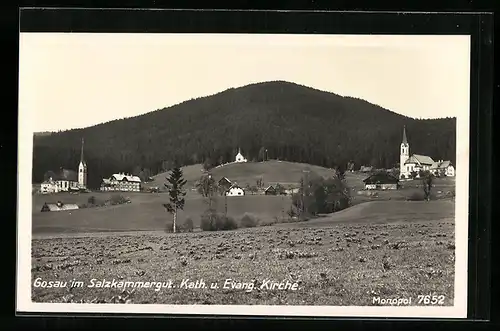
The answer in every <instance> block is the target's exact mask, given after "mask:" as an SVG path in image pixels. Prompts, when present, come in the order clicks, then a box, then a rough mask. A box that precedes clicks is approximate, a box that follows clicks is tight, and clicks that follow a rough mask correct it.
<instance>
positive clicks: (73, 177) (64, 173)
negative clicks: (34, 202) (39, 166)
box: [40, 168, 79, 194]
mask: <svg viewBox="0 0 500 331" xmlns="http://www.w3.org/2000/svg"><path fill="white" fill-rule="evenodd" d="M44 177H45V178H47V179H46V180H45V181H44V182H43V183H42V184H41V185H40V192H41V193H43V194H48V193H58V192H68V191H71V190H78V188H79V185H78V176H77V174H76V172H75V171H73V170H68V169H63V168H61V169H60V170H59V172H58V173H55V172H53V171H48V172H47V173H45V176H44Z"/></svg>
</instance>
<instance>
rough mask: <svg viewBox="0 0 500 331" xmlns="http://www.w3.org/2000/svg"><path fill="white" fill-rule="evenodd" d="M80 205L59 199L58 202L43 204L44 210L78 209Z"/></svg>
mask: <svg viewBox="0 0 500 331" xmlns="http://www.w3.org/2000/svg"><path fill="white" fill-rule="evenodd" d="M78 208H79V207H78V205H77V204H74V203H67V204H65V203H62V202H61V201H58V202H57V203H44V204H43V206H42V210H41V211H42V212H47V211H62V210H75V209H78Z"/></svg>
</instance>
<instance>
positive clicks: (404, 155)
mask: <svg viewBox="0 0 500 331" xmlns="http://www.w3.org/2000/svg"><path fill="white" fill-rule="evenodd" d="M409 157H410V145H409V144H408V140H407V139H406V126H403V141H402V142H401V150H400V155H399V174H400V175H399V176H400V177H401V175H403V174H405V175H406V168H405V166H404V164H405V162H406V160H408V158H409Z"/></svg>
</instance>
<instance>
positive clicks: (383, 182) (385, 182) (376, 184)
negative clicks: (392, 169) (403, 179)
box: [363, 172, 399, 190]
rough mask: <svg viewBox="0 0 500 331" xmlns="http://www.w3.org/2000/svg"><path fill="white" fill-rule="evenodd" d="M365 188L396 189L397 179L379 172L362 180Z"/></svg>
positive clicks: (397, 185)
mask: <svg viewBox="0 0 500 331" xmlns="http://www.w3.org/2000/svg"><path fill="white" fill-rule="evenodd" d="M363 182H364V183H365V189H366V190H397V189H398V187H399V179H397V178H396V177H394V176H392V175H390V174H388V173H385V172H379V173H376V174H373V175H371V176H370V177H368V178H366V179H364V180H363Z"/></svg>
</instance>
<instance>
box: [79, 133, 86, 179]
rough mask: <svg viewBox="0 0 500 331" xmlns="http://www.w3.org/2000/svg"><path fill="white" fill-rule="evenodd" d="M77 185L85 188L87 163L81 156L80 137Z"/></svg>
mask: <svg viewBox="0 0 500 331" xmlns="http://www.w3.org/2000/svg"><path fill="white" fill-rule="evenodd" d="M78 186H79V187H80V188H87V163H86V162H85V159H84V158H83V138H82V151H81V154H80V165H78Z"/></svg>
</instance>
